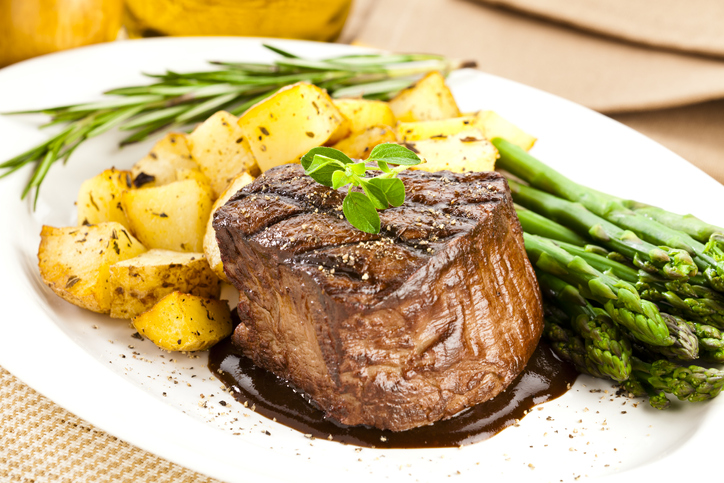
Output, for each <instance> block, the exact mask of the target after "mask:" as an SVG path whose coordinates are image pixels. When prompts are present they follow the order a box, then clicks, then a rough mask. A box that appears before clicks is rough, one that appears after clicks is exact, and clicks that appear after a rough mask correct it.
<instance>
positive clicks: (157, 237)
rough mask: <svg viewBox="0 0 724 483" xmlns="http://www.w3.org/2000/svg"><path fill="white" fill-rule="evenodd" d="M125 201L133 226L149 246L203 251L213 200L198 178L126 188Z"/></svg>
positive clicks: (125, 207)
mask: <svg viewBox="0 0 724 483" xmlns="http://www.w3.org/2000/svg"><path fill="white" fill-rule="evenodd" d="M121 202H122V204H123V209H124V210H125V212H126V216H128V220H129V221H130V223H131V229H132V230H133V232H134V233H135V234H136V236H137V237H138V239H139V240H141V242H142V243H143V244H144V245H146V246H147V247H148V248H163V249H166V250H174V251H181V252H201V251H203V239H204V232H205V230H206V221H207V220H208V219H209V213H211V204H212V201H211V196H210V195H209V192H208V190H207V189H206V188H205V187H204V186H202V185H201V184H200V183H199V182H198V181H196V180H194V179H187V180H183V181H175V182H173V183H171V184H167V185H164V186H156V187H152V188H146V189H138V190H131V191H126V192H125V193H124V194H123V196H122V198H121Z"/></svg>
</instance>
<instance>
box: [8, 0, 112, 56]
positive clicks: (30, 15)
mask: <svg viewBox="0 0 724 483" xmlns="http://www.w3.org/2000/svg"><path fill="white" fill-rule="evenodd" d="M121 12H122V0H0V67H4V66H6V65H10V64H12V63H15V62H19V61H21V60H25V59H29V58H31V57H35V56H37V55H42V54H48V53H50V52H56V51H58V50H64V49H71V48H73V47H80V46H82V45H89V44H96V43H99V42H107V41H110V40H114V39H115V38H116V37H117V36H118V31H119V30H120V28H121Z"/></svg>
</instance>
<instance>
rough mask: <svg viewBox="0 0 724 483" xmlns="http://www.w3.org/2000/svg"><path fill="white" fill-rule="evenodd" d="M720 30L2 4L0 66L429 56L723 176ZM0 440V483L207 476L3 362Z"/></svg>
mask: <svg viewBox="0 0 724 483" xmlns="http://www.w3.org/2000/svg"><path fill="white" fill-rule="evenodd" d="M122 24H124V25H125V28H123V29H122ZM723 25H724V1H722V0H575V1H571V0H353V1H351V0H308V1H304V0H126V2H125V4H124V2H123V1H122V0H0V67H3V66H6V65H10V64H12V63H14V62H18V61H21V60H23V59H27V58H30V57H34V56H37V55H42V54H46V53H49V52H53V51H56V50H61V49H68V48H73V47H78V46H81V45H87V44H92V43H99V42H115V41H127V40H126V39H128V38H135V37H149V36H160V35H251V36H271V37H287V38H304V39H310V40H320V41H334V40H336V41H338V42H343V43H352V44H360V45H365V46H371V47H377V48H381V49H388V50H392V51H402V52H430V53H439V54H444V55H447V56H450V57H456V58H460V59H466V60H475V61H477V63H478V66H479V69H481V70H483V71H485V72H489V73H492V74H496V75H500V76H502V77H506V78H509V79H512V80H515V81H519V82H522V83H524V84H528V85H531V86H534V87H537V88H540V89H543V90H545V91H549V92H552V93H554V94H557V95H559V96H562V97H564V98H567V99H570V100H572V101H575V102H578V103H580V104H583V105H585V106H588V107H590V108H592V109H594V110H597V111H599V112H601V113H604V114H606V115H608V116H611V117H613V118H614V119H617V120H618V121H620V122H622V123H624V124H627V125H629V126H631V127H632V128H634V129H636V130H638V131H640V132H642V133H643V134H645V135H647V136H649V137H651V138H653V139H654V140H656V141H658V142H660V143H661V144H663V145H664V146H667V147H668V148H670V149H671V150H673V151H674V152H676V153H678V154H680V155H681V156H683V157H684V158H685V159H687V160H689V161H690V162H692V163H693V164H695V165H697V166H699V167H700V168H701V169H703V170H704V171H706V172H707V173H709V174H710V175H711V176H713V177H714V178H716V179H717V180H718V181H719V182H724V162H723V158H724V28H722V26H723ZM159 68H163V66H159ZM531 109H535V106H531ZM0 110H1V109H0ZM532 134H535V133H532ZM601 142H615V140H606V139H603V140H601ZM591 149H592V150H595V149H596V146H591ZM585 161H586V160H585V159H581V162H585ZM643 161H644V162H646V163H649V164H650V165H651V167H652V169H655V168H656V163H657V160H656V159H646V160H643ZM591 169H592V170H594V169H597V167H595V166H592V167H591ZM670 176H672V177H675V176H676V173H670ZM680 196H683V195H680ZM17 414H22V415H23V417H15V415H17ZM0 441H1V442H2V444H0V480H2V481H51V480H49V479H48V475H56V476H57V475H61V476H60V477H59V478H60V479H58V480H57V481H61V479H62V481H74V482H75V481H109V482H110V481H113V482H124V481H128V482H164V481H168V482H210V481H212V480H211V479H210V478H207V477H205V476H203V475H200V474H197V473H194V472H192V471H190V470H187V469H185V468H183V467H181V466H178V465H175V464H173V463H170V462H168V461H165V460H163V459H161V458H159V457H157V456H155V455H152V454H150V453H147V452H145V451H142V450H140V449H138V448H135V447H133V446H131V445H129V444H127V443H125V442H123V441H120V440H118V439H117V438H115V437H113V436H110V435H108V434H106V433H104V432H103V431H100V430H98V429H96V428H94V427H92V426H91V425H89V424H88V423H86V422H84V421H82V420H81V419H79V418H77V417H76V416H74V415H73V414H70V413H68V412H67V411H65V410H64V409H62V408H61V407H59V406H57V405H56V404H54V403H53V402H51V401H50V400H48V399H46V398H44V397H43V396H41V395H40V394H38V393H36V392H35V391H33V390H32V389H30V388H29V387H28V386H26V385H24V384H23V383H22V382H21V381H19V380H18V379H17V378H15V377H13V376H12V375H11V374H9V373H8V372H7V371H5V370H4V369H2V368H0ZM8 441H12V442H13V444H9V443H8V445H7V446H6V445H5V443H7V442H8ZM78 448H81V449H78ZM69 449H70V450H72V451H70V450H69ZM3 451H5V453H3ZM8 475H13V476H12V478H11V477H10V476H8ZM5 477H7V478H8V479H7V480H6V479H4V478H5ZM16 477H17V478H16ZM52 481H55V480H52Z"/></svg>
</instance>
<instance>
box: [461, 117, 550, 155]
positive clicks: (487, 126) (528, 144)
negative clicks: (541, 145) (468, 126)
mask: <svg viewBox="0 0 724 483" xmlns="http://www.w3.org/2000/svg"><path fill="white" fill-rule="evenodd" d="M476 117H477V119H476V122H475V125H476V127H478V128H479V129H480V130H481V131H483V134H484V135H485V137H486V138H488V139H493V138H496V137H498V138H503V139H505V140H506V141H509V142H511V143H513V144H517V145H518V146H520V147H521V148H522V149H525V150H526V151H528V150H529V149H530V148H532V147H533V145H534V144H535V142H536V138H535V137H534V136H531V135H530V134H528V133H526V132H525V131H523V130H522V129H520V128H519V127H518V126H516V125H515V124H513V123H512V122H510V121H507V120H505V119H503V118H502V117H500V116H499V115H498V114H496V113H495V112H494V111H480V112H479V113H478V114H477V116H476Z"/></svg>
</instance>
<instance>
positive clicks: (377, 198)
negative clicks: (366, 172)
mask: <svg viewBox="0 0 724 483" xmlns="http://www.w3.org/2000/svg"><path fill="white" fill-rule="evenodd" d="M374 179H375V178H372V179H371V180H364V179H363V180H362V189H363V190H364V191H365V194H366V195H367V197H368V198H369V199H370V201H372V204H373V205H375V208H377V209H378V210H386V209H387V208H389V206H390V204H389V203H388V202H387V197H386V196H385V193H384V192H383V191H382V190H381V189H380V188H379V187H377V186H376V185H374V184H372V181H374Z"/></svg>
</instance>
